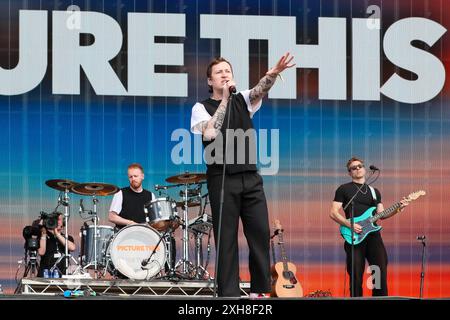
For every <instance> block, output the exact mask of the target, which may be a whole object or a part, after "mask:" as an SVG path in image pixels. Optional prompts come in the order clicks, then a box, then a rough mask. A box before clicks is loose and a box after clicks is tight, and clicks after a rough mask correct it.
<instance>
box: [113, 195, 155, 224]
mask: <svg viewBox="0 0 450 320" xmlns="http://www.w3.org/2000/svg"><path fill="white" fill-rule="evenodd" d="M122 196H123V200H122V210H121V211H120V216H121V217H122V218H124V219H129V220H133V221H135V222H137V223H144V222H146V220H145V212H144V205H145V204H146V203H148V202H149V201H151V200H152V193H151V192H150V191H147V190H145V189H144V190H142V192H140V193H137V192H134V191H133V190H131V188H130V187H126V188H123V189H122ZM119 228H120V227H119Z"/></svg>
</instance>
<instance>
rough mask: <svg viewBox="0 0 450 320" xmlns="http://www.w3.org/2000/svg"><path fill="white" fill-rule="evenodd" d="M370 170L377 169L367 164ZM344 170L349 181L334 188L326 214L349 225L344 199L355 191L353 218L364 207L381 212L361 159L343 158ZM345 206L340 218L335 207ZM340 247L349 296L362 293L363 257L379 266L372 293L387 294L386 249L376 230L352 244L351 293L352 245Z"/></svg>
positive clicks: (357, 229) (357, 227)
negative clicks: (346, 159)
mask: <svg viewBox="0 0 450 320" xmlns="http://www.w3.org/2000/svg"><path fill="white" fill-rule="evenodd" d="M370 169H371V170H375V169H376V170H378V169H377V168H376V167H374V166H370ZM347 171H348V175H349V176H350V177H351V178H352V182H349V183H346V184H343V185H341V186H339V188H338V189H337V190H336V192H335V196H334V201H333V203H332V205H331V211H330V218H331V219H333V220H334V221H335V222H337V223H338V224H340V225H344V226H347V227H348V228H351V224H350V221H349V220H347V219H350V217H351V210H352V204H351V203H350V205H348V206H347V203H348V202H349V201H350V199H351V198H352V197H353V196H354V195H355V194H356V193H357V195H356V197H355V198H354V202H353V204H354V208H353V214H354V218H356V217H358V216H360V215H362V214H363V213H364V212H365V211H366V210H367V209H369V208H370V207H376V212H377V213H379V212H382V211H383V210H384V206H383V203H382V202H381V193H380V191H378V189H376V188H373V187H372V186H368V185H367V184H366V168H365V166H364V161H363V160H361V159H359V158H356V157H353V158H351V159H350V160H348V162H347ZM401 203H402V206H401V207H400V208H399V210H397V211H394V212H393V213H392V214H391V215H387V216H385V218H384V219H386V218H390V217H392V216H393V215H394V214H396V213H398V212H399V211H402V210H403V209H404V207H405V206H407V205H408V202H406V201H404V200H402V201H401ZM346 206H347V208H346V209H345V217H346V218H344V217H343V216H342V215H341V214H340V213H339V210H340V209H341V208H343V207H346ZM353 230H354V231H355V232H356V233H361V231H362V227H361V225H359V224H357V223H355V224H354V225H353ZM344 249H345V253H346V256H347V258H346V264H347V273H348V274H349V278H350V293H351V294H352V296H353V297H361V296H362V295H363V288H362V282H363V274H364V269H365V260H366V259H367V261H368V263H369V265H371V266H378V267H379V268H380V286H379V287H378V288H377V287H376V286H374V287H373V289H372V295H373V296H387V295H388V288H387V264H388V256H387V252H386V248H385V247H384V243H383V239H382V238H381V233H380V231H377V232H373V233H370V234H369V235H368V236H367V237H366V239H364V240H363V241H362V242H361V243H360V244H358V245H353V250H354V269H355V275H354V277H353V278H354V286H353V290H354V291H353V293H352V290H351V288H352V283H351V280H352V245H351V244H349V243H347V242H345V243H344Z"/></svg>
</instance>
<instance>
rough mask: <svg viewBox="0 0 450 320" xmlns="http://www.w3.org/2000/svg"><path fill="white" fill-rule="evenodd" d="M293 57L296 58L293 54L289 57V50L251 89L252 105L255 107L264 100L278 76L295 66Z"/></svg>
mask: <svg viewBox="0 0 450 320" xmlns="http://www.w3.org/2000/svg"><path fill="white" fill-rule="evenodd" d="M292 59H294V57H293V56H290V57H289V52H288V53H286V54H285V55H284V56H282V57H281V58H280V60H278V62H277V64H276V65H275V67H273V68H272V69H270V70H269V71H267V73H266V75H265V76H264V77H263V78H262V79H261V80H260V81H259V83H258V84H257V85H256V86H255V87H254V88H253V89H251V90H250V95H249V99H250V103H251V105H252V108H255V106H257V105H258V103H259V102H260V101H261V100H262V98H263V97H264V96H265V95H266V94H267V92H269V90H270V88H272V86H273V84H274V83H275V80H276V78H277V76H278V75H279V74H280V73H281V72H282V71H284V70H285V69H287V68H291V67H293V66H295V63H294V64H289V63H291V61H292Z"/></svg>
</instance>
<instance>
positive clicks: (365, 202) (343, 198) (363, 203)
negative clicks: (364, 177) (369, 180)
mask: <svg viewBox="0 0 450 320" xmlns="http://www.w3.org/2000/svg"><path fill="white" fill-rule="evenodd" d="M361 186H362V188H361V191H360V192H359V193H358V195H357V196H356V197H355V199H354V204H355V210H354V212H353V214H354V217H355V218H356V217H359V216H360V215H362V214H363V213H364V212H365V211H366V210H367V209H369V208H370V207H376V206H377V204H378V203H381V194H380V191H378V189H377V188H374V189H375V194H376V196H377V199H376V200H374V199H373V197H372V192H371V191H370V188H369V186H368V185H367V184H364V185H362V184H360V183H355V182H349V183H346V184H343V185H341V186H339V188H337V190H336V193H335V195H334V201H336V202H342V207H343V208H344V207H345V206H346V205H347V203H348V202H349V201H350V199H351V198H352V197H353V196H354V195H355V193H356V191H358V188H359V187H361ZM351 210H352V205H351V204H350V205H349V206H348V207H347V209H346V210H345V217H346V218H347V219H349V218H350V215H351Z"/></svg>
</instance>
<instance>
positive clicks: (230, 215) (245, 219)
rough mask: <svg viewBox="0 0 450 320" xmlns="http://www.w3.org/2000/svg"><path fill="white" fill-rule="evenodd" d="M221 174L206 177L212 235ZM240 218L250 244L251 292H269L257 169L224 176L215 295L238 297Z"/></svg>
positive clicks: (264, 208)
mask: <svg viewBox="0 0 450 320" xmlns="http://www.w3.org/2000/svg"><path fill="white" fill-rule="evenodd" d="M221 186H222V176H221V175H215V176H209V177H208V192H209V198H210V204H211V211H212V218H213V229H214V239H215V242H216V249H217V239H218V235H219V209H220V193H221ZM239 217H240V218H241V219H242V225H243V229H244V235H245V237H246V239H247V243H248V246H249V251H250V255H249V270H250V277H251V289H250V290H251V292H255V293H263V292H270V289H271V285H270V255H269V243H270V228H269V218H268V210H267V202H266V197H265V194H264V189H263V180H262V177H261V176H260V175H259V174H258V173H257V172H244V173H238V174H233V175H226V176H225V187H224V203H223V211H222V224H221V231H220V250H219V252H218V254H219V259H218V274H217V275H215V276H216V277H217V284H218V295H219V296H221V297H239V296H240V289H239V252H238V228H239ZM216 254H217V252H216Z"/></svg>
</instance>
